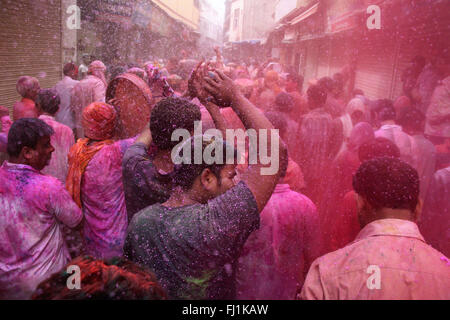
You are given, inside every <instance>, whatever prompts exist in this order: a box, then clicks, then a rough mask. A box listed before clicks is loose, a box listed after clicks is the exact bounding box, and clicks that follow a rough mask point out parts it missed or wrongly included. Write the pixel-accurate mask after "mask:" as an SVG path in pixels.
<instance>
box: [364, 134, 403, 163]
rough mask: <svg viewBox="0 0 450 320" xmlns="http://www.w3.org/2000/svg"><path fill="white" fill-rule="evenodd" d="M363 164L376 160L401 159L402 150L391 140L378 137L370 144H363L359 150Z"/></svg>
mask: <svg viewBox="0 0 450 320" xmlns="http://www.w3.org/2000/svg"><path fill="white" fill-rule="evenodd" d="M358 155H359V160H360V161H361V162H364V161H368V160H372V159H375V158H381V157H388V158H400V149H399V148H398V147H397V145H396V144H395V143H393V142H392V141H391V140H389V139H386V138H382V137H378V138H375V140H372V141H370V142H366V143H363V144H362V145H361V146H360V147H359V149H358Z"/></svg>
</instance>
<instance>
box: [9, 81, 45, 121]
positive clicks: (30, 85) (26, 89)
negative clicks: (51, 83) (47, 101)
mask: <svg viewBox="0 0 450 320" xmlns="http://www.w3.org/2000/svg"><path fill="white" fill-rule="evenodd" d="M16 89H17V92H18V93H19V94H20V95H21V97H22V100H20V101H17V102H16V103H15V104H14V106H13V121H16V120H19V119H22V118H37V110H36V104H35V102H34V101H35V100H36V97H37V94H38V92H39V90H40V85H39V81H38V79H36V78H34V77H29V76H23V77H20V78H19V80H18V81H17V85H16Z"/></svg>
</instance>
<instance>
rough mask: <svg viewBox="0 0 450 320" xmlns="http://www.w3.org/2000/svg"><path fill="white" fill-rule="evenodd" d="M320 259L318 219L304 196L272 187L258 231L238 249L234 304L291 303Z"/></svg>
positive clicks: (285, 187) (313, 207) (314, 209)
mask: <svg viewBox="0 0 450 320" xmlns="http://www.w3.org/2000/svg"><path fill="white" fill-rule="evenodd" d="M319 255H320V230H319V216H318V214H317V212H316V207H315V205H314V204H313V203H312V202H311V200H309V199H308V198H307V197H306V196H304V195H302V194H300V193H297V192H294V191H292V190H291V189H290V188H289V186H288V185H286V184H279V185H277V186H276V188H275V191H274V193H273V194H272V197H271V198H270V200H269V202H268V203H267V205H266V206H265V208H264V210H263V211H262V212H261V218H260V228H259V230H256V231H254V232H253V233H252V234H251V235H250V237H249V238H248V240H247V242H246V243H245V245H244V248H243V249H242V253H241V256H240V258H239V263H238V271H237V290H236V292H237V299H238V300H287V299H289V300H292V299H294V298H295V293H296V290H297V288H298V287H300V286H301V285H302V283H303V281H304V276H305V274H306V271H307V270H308V267H309V265H310V264H311V263H312V261H313V260H314V259H315V258H317V257H318V256H319Z"/></svg>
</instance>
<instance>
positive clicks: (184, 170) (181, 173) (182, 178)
mask: <svg viewBox="0 0 450 320" xmlns="http://www.w3.org/2000/svg"><path fill="white" fill-rule="evenodd" d="M195 138H196V137H195V136H194V137H191V138H190V139H189V140H187V141H186V142H185V144H189V143H190V144H191V154H190V155H184V154H183V149H181V148H180V150H178V152H179V153H178V155H179V156H180V157H181V158H183V157H182V156H189V157H190V162H191V163H190V164H187V163H186V164H185V163H182V164H177V165H175V167H174V170H173V172H172V182H173V185H174V186H179V187H182V188H183V190H189V189H190V188H192V186H193V184H194V181H195V179H196V178H197V177H198V176H200V175H201V174H202V172H203V171H204V170H206V169H209V170H211V172H212V173H213V174H214V175H215V176H216V177H217V179H219V183H221V176H220V172H221V171H222V169H223V168H224V167H225V166H226V165H227V160H228V159H229V157H228V153H232V154H233V159H232V160H233V163H236V162H235V161H236V159H237V158H238V154H237V151H236V149H231V146H230V145H229V144H228V143H226V142H225V141H214V140H212V141H210V142H207V141H203V142H202V163H201V164H195V163H194V159H195V158H194V157H195V147H196V146H195ZM197 138H198V137H197ZM201 138H202V139H203V137H201ZM214 144H219V146H218V147H219V148H222V159H221V160H222V161H221V163H220V164H217V163H213V164H207V163H205V161H204V160H203V153H204V152H205V149H206V148H207V147H208V146H209V147H210V148H212V150H214V151H215V148H214ZM216 146H217V145H216ZM214 151H213V152H211V156H212V157H215V152H214Z"/></svg>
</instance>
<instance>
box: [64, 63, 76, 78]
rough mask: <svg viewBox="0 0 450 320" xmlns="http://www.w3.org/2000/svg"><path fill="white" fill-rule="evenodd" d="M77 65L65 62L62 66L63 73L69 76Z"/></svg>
mask: <svg viewBox="0 0 450 320" xmlns="http://www.w3.org/2000/svg"><path fill="white" fill-rule="evenodd" d="M76 70H77V66H76V65H75V64H73V63H71V62H69V63H66V64H65V65H64V68H63V73H64V75H65V76H69V75H70V73H71V72H73V71H76Z"/></svg>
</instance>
